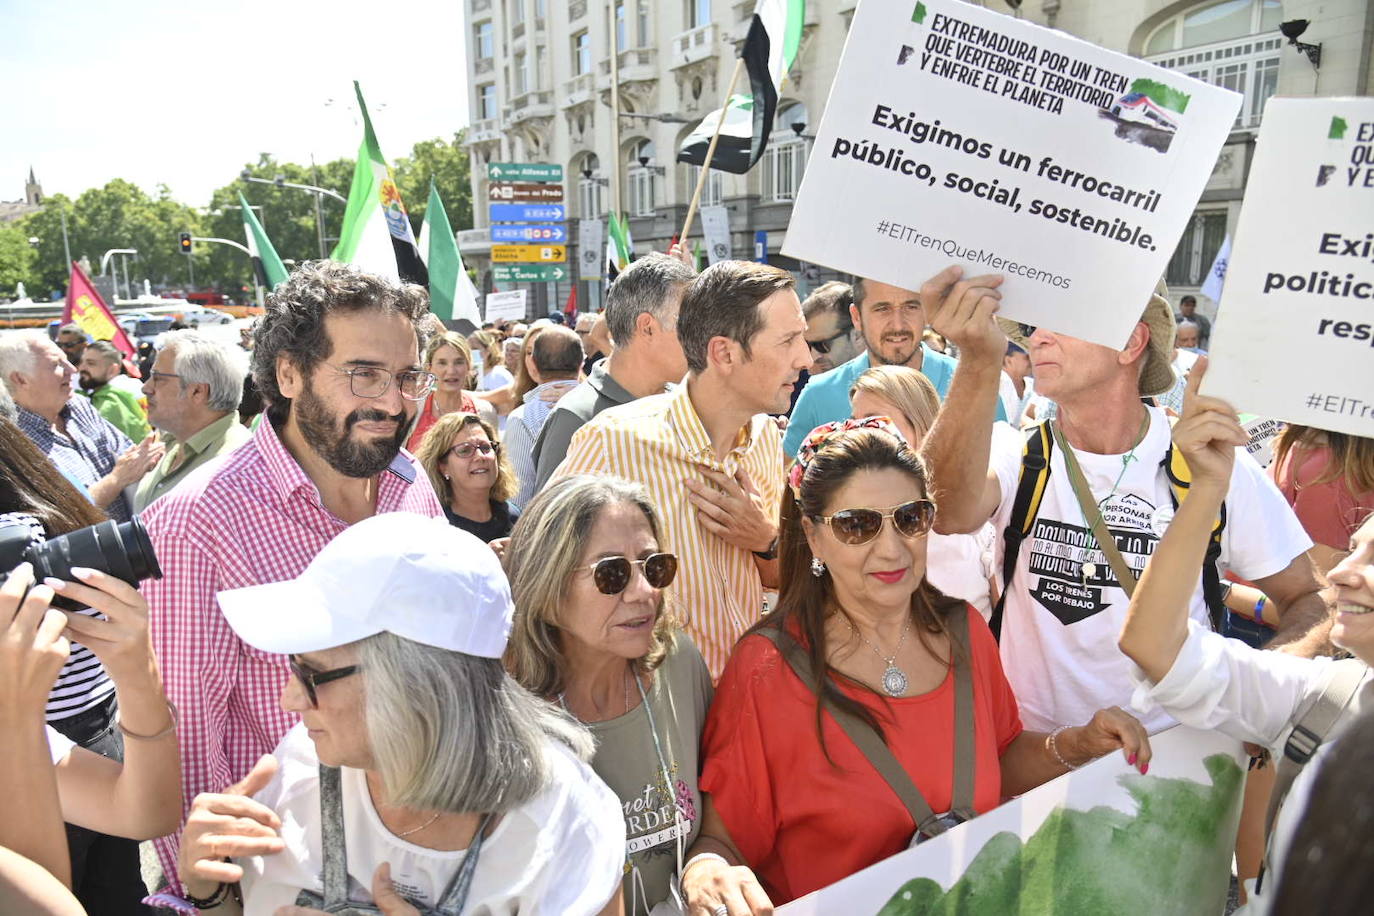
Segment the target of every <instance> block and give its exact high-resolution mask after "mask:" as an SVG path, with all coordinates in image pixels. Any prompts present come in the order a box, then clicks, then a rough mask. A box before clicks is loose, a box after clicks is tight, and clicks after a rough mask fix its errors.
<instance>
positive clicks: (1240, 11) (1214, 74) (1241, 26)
mask: <svg viewBox="0 0 1374 916" xmlns="http://www.w3.org/2000/svg"><path fill="white" fill-rule="evenodd" d="M1282 18H1283V5H1282V3H1280V2H1279V0H1221V2H1220V3H1205V4H1201V5H1199V6H1196V7H1194V8H1193V9H1191V10H1188V11H1186V12H1184V13H1182V14H1180V15H1178V16H1175V17H1173V18H1172V19H1169V20H1167V21H1166V22H1164V23H1162V24H1161V25H1160V26H1159V27H1158V28H1156V29H1155V30H1154V32H1153V33H1151V35H1150V38H1149V40H1148V41H1146V42H1145V54H1146V55H1147V57H1146V60H1148V61H1150V62H1151V63H1155V64H1159V65H1160V66H1161V67H1168V68H1169V69H1171V70H1178V71H1180V72H1181V73H1185V74H1187V75H1188V76H1191V77H1195V78H1197V79H1200V80H1202V81H1204V82H1208V83H1212V84H1214V85H1217V86H1224V87H1225V88H1227V89H1232V90H1234V91H1236V92H1239V93H1241V94H1242V95H1243V96H1244V97H1245V100H1244V102H1243V103H1242V104H1241V108H1240V112H1239V113H1238V114H1237V115H1236V123H1235V126H1236V127H1238V128H1243V127H1254V126H1256V125H1258V124H1259V120H1260V116H1261V115H1262V114H1263V113H1264V103H1265V102H1266V101H1267V100H1268V99H1269V97H1270V96H1271V95H1273V94H1274V90H1275V88H1276V87H1277V86H1278V72H1279V57H1280V53H1281V52H1282V50H1283V38H1282V37H1281V36H1280V35H1279V34H1278V33H1277V30H1278V26H1279V21H1280V20H1281V19H1282Z"/></svg>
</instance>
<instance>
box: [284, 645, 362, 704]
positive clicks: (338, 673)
mask: <svg viewBox="0 0 1374 916" xmlns="http://www.w3.org/2000/svg"><path fill="white" fill-rule="evenodd" d="M286 659H287V663H288V664H289V665H290V666H291V673H292V674H294V675H295V676H296V680H298V681H300V682H301V686H303V687H304V688H305V695H306V696H307V697H309V698H310V708H311V709H319V708H320V698H319V696H318V695H317V694H316V693H315V689H316V688H317V687H319V686H320V685H321V684H328V683H329V682H330V681H337V680H339V679H340V678H345V677H348V676H349V675H350V674H357V673H358V666H357V665H346V666H344V667H342V668H331V669H330V670H329V671H316V670H315V669H314V668H311V667H310V666H308V665H306V664H304V663H302V662H301V661H300V660H299V659H297V658H296V656H294V655H288V656H287V657H286Z"/></svg>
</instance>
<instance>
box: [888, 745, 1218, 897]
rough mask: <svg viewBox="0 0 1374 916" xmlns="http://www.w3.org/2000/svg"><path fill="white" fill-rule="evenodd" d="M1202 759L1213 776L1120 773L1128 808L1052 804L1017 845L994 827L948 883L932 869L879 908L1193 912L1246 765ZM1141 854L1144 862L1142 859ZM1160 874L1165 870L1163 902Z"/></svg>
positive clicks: (1212, 877)
mask: <svg viewBox="0 0 1374 916" xmlns="http://www.w3.org/2000/svg"><path fill="white" fill-rule="evenodd" d="M1203 765H1204V766H1205V767H1206V768H1207V773H1208V775H1209V776H1211V778H1212V784H1211V785H1206V784H1204V783H1199V782H1194V781H1193V780H1190V779H1165V778H1159V777H1154V776H1134V775H1128V776H1123V777H1121V783H1122V785H1123V786H1125V788H1126V791H1128V792H1129V793H1130V794H1131V795H1132V796H1133V797H1134V798H1135V800H1136V803H1137V805H1138V810H1137V813H1136V814H1135V815H1134V816H1133V815H1130V814H1127V813H1125V812H1123V811H1118V810H1116V809H1115V808H1110V807H1106V806H1100V807H1096V808H1092V809H1090V810H1088V811H1079V810H1075V809H1071V808H1059V809H1058V810H1056V811H1055V812H1054V813H1052V814H1051V815H1050V816H1049V817H1048V818H1047V819H1046V820H1045V822H1044V823H1043V824H1041V825H1040V828H1039V829H1038V830H1036V832H1035V834H1034V835H1033V836H1031V837H1030V838H1029V839H1028V840H1027V841H1026V843H1025V845H1024V846H1023V845H1022V844H1021V840H1020V839H1019V838H1018V837H1016V836H1015V835H1014V834H1011V833H999V834H998V835H996V836H994V837H992V838H991V839H990V840H988V841H987V843H986V844H984V846H983V848H982V849H981V850H979V852H978V854H977V855H976V856H974V858H973V861H972V862H970V863H969V866H968V868H967V869H965V871H964V874H963V877H961V878H960V879H959V880H958V881H957V882H955V883H954V885H953V886H951V887H950V889H949V890H948V891H945V890H943V889H942V888H941V887H940V884H939V883H938V882H936V881H932V880H930V879H929V878H916V879H914V880H911V881H908V882H907V883H906V884H904V885H902V886H901V887H900V888H898V890H897V892H896V893H895V894H893V895H892V898H891V899H890V900H888V902H887V904H886V905H885V906H883V908H882V909H881V910H880V911H879V912H878V916H955V914H958V916H1003V914H1007V913H1126V912H1131V911H1132V910H1133V909H1137V908H1138V905H1139V902H1140V901H1141V900H1151V901H1152V902H1156V903H1160V904H1161V905H1160V906H1157V907H1155V908H1153V909H1152V910H1151V912H1153V913H1158V914H1163V913H1168V914H1174V916H1177V914H1183V913H1190V912H1194V909H1193V908H1194V906H1195V902H1196V901H1197V900H1207V899H1213V898H1215V897H1217V896H1218V895H1219V894H1220V893H1223V892H1224V888H1221V887H1216V886H1211V887H1209V885H1215V884H1216V883H1217V882H1218V881H1220V882H1222V883H1224V882H1225V881H1226V880H1227V879H1226V876H1227V874H1228V872H1229V868H1228V866H1229V863H1230V860H1231V854H1230V852H1229V851H1227V849H1224V848H1221V847H1219V846H1218V845H1217V836H1218V835H1219V834H1220V833H1221V832H1222V827H1223V825H1225V824H1227V823H1233V821H1230V818H1231V816H1232V814H1233V813H1234V811H1235V808H1236V807H1237V806H1238V805H1239V804H1240V800H1241V799H1240V796H1241V787H1242V785H1243V783H1244V776H1245V774H1244V772H1242V771H1241V769H1240V767H1239V766H1238V765H1237V764H1236V762H1235V761H1234V760H1232V759H1231V758H1230V757H1227V756H1226V755H1224V754H1217V755H1214V756H1212V757H1208V758H1207V759H1206V760H1205V761H1204V762H1203ZM1141 863H1149V866H1148V867H1145V868H1142V867H1141ZM1160 874H1166V875H1168V876H1169V880H1170V887H1169V900H1170V903H1168V904H1167V905H1166V904H1164V903H1163V902H1162V901H1160V900H1159V896H1160V895H1159V893H1158V886H1157V884H1156V883H1155V882H1157V881H1158V878H1159V875H1160Z"/></svg>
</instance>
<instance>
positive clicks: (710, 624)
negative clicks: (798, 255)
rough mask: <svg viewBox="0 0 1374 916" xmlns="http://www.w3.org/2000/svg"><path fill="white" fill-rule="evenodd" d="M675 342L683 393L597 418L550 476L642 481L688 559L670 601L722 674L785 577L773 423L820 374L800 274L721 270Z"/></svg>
mask: <svg viewBox="0 0 1374 916" xmlns="http://www.w3.org/2000/svg"><path fill="white" fill-rule="evenodd" d="M677 335H678V339H679V340H680V341H681V343H682V351H683V355H684V356H685V357H686V358H687V379H686V381H685V383H684V384H682V385H680V386H679V387H677V388H675V389H674V390H672V391H670V392H666V393H664V394H657V395H652V396H650V397H646V398H640V399H639V400H637V401H633V402H631V403H629V404H623V405H620V406H618V407H612V408H610V409H609V410H606V411H603V412H602V413H600V414H598V415H597V416H596V418H595V419H593V420H592V421H591V422H590V423H588V424H587V425H585V426H583V427H582V428H581V429H579V430H578V431H577V433H576V435H574V436H573V440H572V445H571V446H570V447H569V449H568V457H567V458H566V459H565V460H564V461H563V463H562V464H561V465H559V467H558V470H557V471H555V472H554V476H555V477H566V476H568V475H570V474H602V475H604V474H614V475H616V476H619V477H624V478H627V479H629V480H633V481H636V482H638V483H641V484H643V485H644V486H645V487H646V488H647V489H648V491H649V495H650V496H651V497H652V498H653V500H654V503H655V505H657V507H658V511H659V514H660V515H661V517H662V519H663V531H664V540H665V541H666V543H665V544H664V545H663V548H664V549H665V550H668V551H671V552H673V553H675V554H677V556H678V562H679V571H678V575H677V579H676V580H675V581H674V583H673V585H672V586H671V592H670V598H671V600H673V601H674V602H675V604H676V607H677V609H678V611H679V612H680V613H681V615H682V617H683V619H684V620H685V621H686V624H687V632H688V633H689V634H691V636H692V638H693V640H695V642H696V644H697V646H698V648H700V649H701V654H702V656H703V657H704V658H705V659H706V664H707V665H708V666H709V667H710V669H711V675H712V677H719V676H720V673H721V671H722V670H723V669H724V668H725V661H726V659H727V658H728V657H729V655H730V650H731V649H732V648H733V647H734V645H735V640H737V639H738V638H739V636H740V634H741V633H743V632H744V630H745V629H746V628H747V627H749V626H750V625H751V624H753V623H754V622H755V621H756V620H758V619H759V616H760V614H761V613H762V611H763V590H764V588H765V587H774V586H775V585H776V577H777V561H776V551H777V533H778V507H779V504H780V501H781V499H782V487H783V474H784V461H785V459H784V456H783V452H782V437H781V435H780V433H779V432H778V428H777V426H776V425H775V424H774V423H773V421H772V420H771V419H769V417H768V414H770V413H783V412H785V411H786V410H787V407H788V404H789V403H790V399H791V393H792V386H793V385H794V384H795V383H796V381H797V377H798V375H799V374H800V373H801V370H803V369H805V368H807V367H808V366H810V365H811V351H810V348H809V347H808V346H807V343H806V336H805V335H806V319H805V318H804V317H803V316H802V310H801V301H800V300H799V299H798V298H797V294H796V292H795V291H794V289H793V280H792V275H791V274H789V273H787V272H786V271H784V270H779V269H778V268H776V267H770V266H768V265H766V264H756V263H753V262H750V261H721V262H719V263H717V264H714V265H712V266H711V267H709V268H707V269H706V270H705V271H704V272H703V273H702V274H701V275H700V276H699V277H697V278H696V280H694V281H693V282H692V284H691V285H690V286H689V287H688V288H687V291H686V293H685V294H684V295H683V298H682V308H681V311H680V313H679V316H678V322H677Z"/></svg>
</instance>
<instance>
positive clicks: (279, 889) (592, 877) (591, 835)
mask: <svg viewBox="0 0 1374 916" xmlns="http://www.w3.org/2000/svg"><path fill="white" fill-rule="evenodd" d="M275 755H276V758H277V763H278V769H277V775H276V776H275V777H274V778H273V780H272V782H271V783H269V784H268V786H267V788H265V789H263V790H262V791H261V792H259V793H258V794H257V796H256V798H257V800H258V801H260V802H262V803H263V804H265V805H267V806H268V807H269V808H271V809H272V810H273V811H275V812H277V815H278V816H279V817H280V818H281V821H282V826H281V837H282V839H283V840H284V841H285V843H286V849H285V850H284V851H282V852H281V853H278V854H277V855H274V856H256V857H253V858H248V859H242V860H240V861H239V864H240V865H242V866H243V870H244V875H243V893H244V912H245V913H246V914H247V916H262V914H265V916H270V914H272V913H275V912H276V910H277V908H278V907H281V906H289V905H291V904H294V903H295V902H296V895H297V893H299V891H300V890H301V889H302V888H308V889H310V890H313V891H314V892H316V893H322V892H323V877H322V873H323V867H324V857H323V854H322V852H321V838H320V783H319V758H318V757H317V756H316V753H315V743H314V742H313V741H311V740H310V737H309V736H308V734H307V733H306V729H305V726H304V725H303V724H298V725H296V727H294V728H292V729H291V731H289V732H287V733H286V737H285V738H283V739H282V741H281V744H279V745H278V746H277V749H276V751H275ZM548 758H549V761H550V764H551V769H552V773H551V776H550V779H549V786H548V788H547V789H545V790H544V792H542V793H541V794H540V795H538V796H536V797H535V798H534V799H532V800H531V801H529V802H527V803H525V804H524V805H522V806H521V807H519V808H517V809H515V810H513V811H510V812H507V813H506V814H505V815H504V816H503V817H502V818H501V819H500V821H499V822H498V823H497V825H496V827H495V828H494V829H493V830H492V832H491V833H490V835H489V836H488V837H487V838H486V840H485V841H484V842H483V845H482V851H481V854H480V857H479V858H478V860H477V867H476V869H475V871H474V872H473V876H472V885H471V887H470V890H469V893H468V898H467V902H466V904H465V906H464V907H463V914H464V916H503V914H516V913H520V914H525V913H567V914H594V913H599V912H600V911H601V910H602V909H603V908H604V907H605V906H606V904H607V902H608V901H609V900H610V899H611V895H612V894H614V893H615V891H616V889H617V888H618V887H619V886H620V880H621V870H622V868H623V866H624V862H625V824H624V820H623V819H622V818H621V814H620V802H619V801H618V800H617V799H616V797H615V795H614V794H613V793H612V792H611V790H610V789H608V788H606V784H605V783H603V782H602V781H601V779H600V777H598V776H597V775H596V774H595V773H594V772H592V769H591V767H590V766H588V765H587V764H585V763H583V762H582V761H580V760H578V759H577V757H576V756H574V755H573V753H572V752H571V751H570V750H568V749H567V748H566V747H565V746H564V745H562V744H560V743H558V742H557V741H554V740H552V739H550V740H549V744H548ZM340 775H341V778H340V785H341V788H342V794H343V818H344V838H345V843H346V848H347V852H348V877H349V882H348V883H349V891H350V893H349V896H350V898H351V899H354V900H357V901H361V902H370V901H371V899H372V894H371V890H372V876H373V875H374V874H375V873H376V871H377V867H378V866H379V865H381V863H382V862H389V863H391V878H392V883H393V884H394V885H395V886H396V889H397V890H398V891H399V892H400V893H401V894H402V895H404V896H406V897H409V898H411V899H413V900H416V901H420V902H423V903H425V904H426V905H427V906H434V905H435V904H436V903H437V899H438V897H439V896H440V895H441V894H442V893H443V892H444V890H445V889H446V888H447V887H448V884H449V882H450V880H451V879H452V878H453V876H454V874H456V873H457V871H458V867H459V866H460V865H461V864H462V862H463V859H464V857H465V856H466V855H467V850H464V849H459V850H453V851H443V850H437V849H427V848H425V847H423V846H417V845H415V844H414V843H410V842H407V841H406V840H404V839H402V838H400V837H398V836H395V835H394V834H392V833H391V832H390V831H389V830H387V829H386V827H385V826H384V825H383V824H382V821H381V818H380V817H379V816H378V814H377V809H376V808H375V807H374V806H373V804H372V797H371V794H370V793H369V792H368V788H367V777H366V775H365V774H364V773H363V771H362V770H356V769H352V768H349V767H344V768H342V771H341V774H340Z"/></svg>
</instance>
